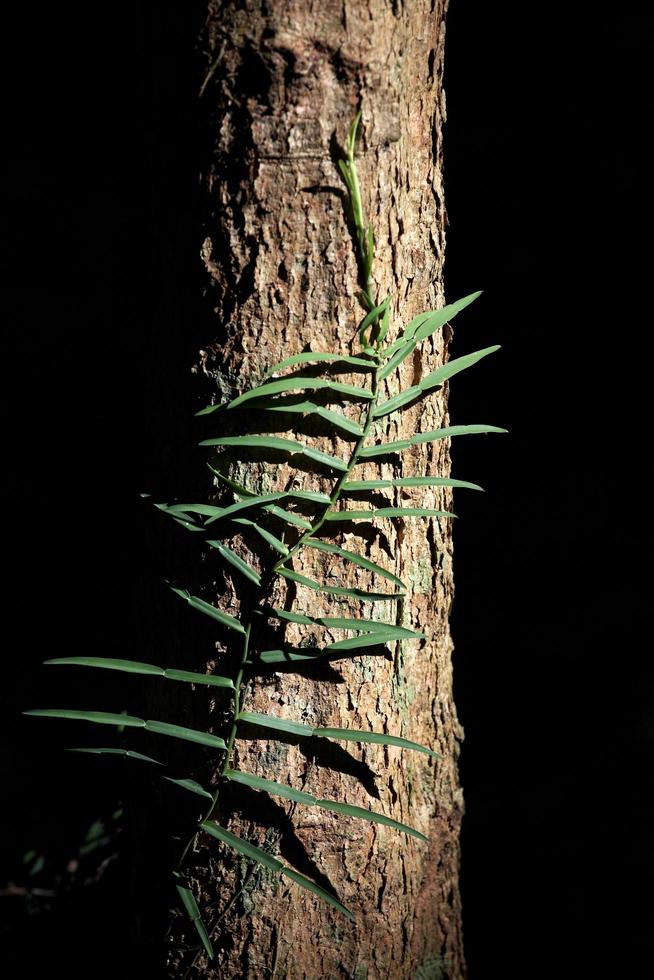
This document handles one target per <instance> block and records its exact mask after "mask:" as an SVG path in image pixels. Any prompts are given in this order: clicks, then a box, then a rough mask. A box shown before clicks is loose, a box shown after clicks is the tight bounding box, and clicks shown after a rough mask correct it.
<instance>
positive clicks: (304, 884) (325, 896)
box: [282, 868, 354, 919]
mask: <svg viewBox="0 0 654 980" xmlns="http://www.w3.org/2000/svg"><path fill="white" fill-rule="evenodd" d="M282 874H283V875H284V876H285V877H286V878H290V879H291V881H294V882H295V884H296V885H300V887H301V888H306V890H307V891H310V892H313V894H314V895H317V896H318V898H321V899H322V900H323V902H327V904H328V905H332V906H333V907H334V908H335V909H338V911H339V912H342V913H343V915H345V916H347V918H348V919H354V916H353V915H352V913H351V912H350V911H349V909H346V908H345V906H344V905H341V903H340V902H339V901H338V899H337V898H334V896H333V895H332V894H330V892H327V891H325V889H324V888H321V887H320V885H316V883H315V882H314V881H311V879H310V878H305V877H304V875H301V874H299V873H298V872H297V871H293V869H292V868H282Z"/></svg>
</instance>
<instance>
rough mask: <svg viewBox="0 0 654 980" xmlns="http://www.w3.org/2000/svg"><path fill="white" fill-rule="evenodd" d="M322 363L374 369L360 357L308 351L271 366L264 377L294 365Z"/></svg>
mask: <svg viewBox="0 0 654 980" xmlns="http://www.w3.org/2000/svg"><path fill="white" fill-rule="evenodd" d="M323 361H330V362H333V363H343V364H356V365H357V366H358V367H367V368H369V369H370V368H373V367H374V364H373V363H372V362H371V361H366V360H364V359H363V358H362V357H350V356H349V355H348V354H327V353H324V352H322V351H311V350H310V351H305V352H304V353H302V354H293V355H292V356H291V357H287V358H286V359H285V360H283V361H280V362H279V364H273V366H272V367H271V368H268V370H267V371H266V374H265V377H267V378H269V377H270V376H271V375H273V374H278V373H279V372H280V371H283V370H284V369H285V368H287V367H294V366H295V365H296V364H309V363H316V364H319V363H321V362H323Z"/></svg>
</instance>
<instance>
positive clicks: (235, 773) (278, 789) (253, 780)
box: [223, 769, 316, 805]
mask: <svg viewBox="0 0 654 980" xmlns="http://www.w3.org/2000/svg"><path fill="white" fill-rule="evenodd" d="M223 776H224V777H225V779H230V780H231V781H232V782H233V783H242V784H243V785H244V786H250V787H252V789H260V790H263V791H264V792H266V793H270V794H271V795H272V796H281V797H283V798H284V799H285V800H293V802H295V803H306V804H307V805H311V804H313V803H315V802H316V798H315V796H311V794H310V793H303V792H301V791H300V790H298V789H293V787H292V786H284V785H283V784H282V783H276V782H274V781H273V780H271V779H262V778H261V776H254V775H252V774H251V773H249V772H242V771H240V770H236V769H225V771H224V773H223Z"/></svg>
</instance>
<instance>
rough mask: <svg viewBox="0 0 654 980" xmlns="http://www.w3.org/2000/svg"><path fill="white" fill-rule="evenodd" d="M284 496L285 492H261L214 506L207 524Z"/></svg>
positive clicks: (267, 503) (262, 505)
mask: <svg viewBox="0 0 654 980" xmlns="http://www.w3.org/2000/svg"><path fill="white" fill-rule="evenodd" d="M284 496H285V494H283V493H262V494H260V495H257V496H247V497H246V498H245V500H237V501H236V503H235V504H229V506H228V507H216V508H215V509H214V513H213V514H212V515H211V517H210V518H209V520H208V521H207V524H213V523H214V521H219V520H226V519H228V518H230V517H231V516H232V515H233V514H238V513H240V512H241V511H243V510H250V509H251V508H252V507H264V506H265V505H269V504H271V503H272V502H273V501H275V500H282V499H283V498H284Z"/></svg>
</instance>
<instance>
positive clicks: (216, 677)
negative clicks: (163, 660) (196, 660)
mask: <svg viewBox="0 0 654 980" xmlns="http://www.w3.org/2000/svg"><path fill="white" fill-rule="evenodd" d="M164 677H165V678H166V680H168V681H185V682H186V683H187V684H199V685H202V684H205V685H207V686H208V687H224V688H229V689H230V690H233V689H234V681H233V680H232V679H231V677H222V676H221V675H220V674H201V673H199V672H196V671H192V670H177V669H176V668H173V667H169V668H168V669H167V670H164Z"/></svg>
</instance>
